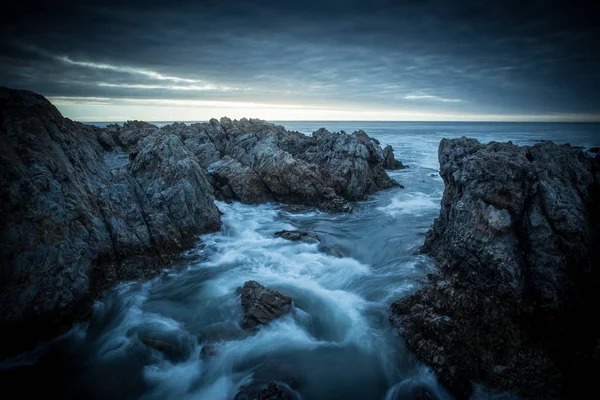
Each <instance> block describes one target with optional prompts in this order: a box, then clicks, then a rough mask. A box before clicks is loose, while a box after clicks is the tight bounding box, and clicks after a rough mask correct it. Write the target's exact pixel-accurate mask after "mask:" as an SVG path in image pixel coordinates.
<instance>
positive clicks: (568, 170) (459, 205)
mask: <svg viewBox="0 0 600 400" xmlns="http://www.w3.org/2000/svg"><path fill="white" fill-rule="evenodd" d="M439 161H440V174H441V176H442V178H443V179H444V183H445V190H444V196H443V199H442V206H441V211H440V216H439V218H437V219H436V220H435V223H434V225H433V227H432V229H431V230H430V231H429V232H428V234H427V237H426V239H425V244H424V246H423V251H424V252H426V253H428V254H429V255H431V256H432V257H433V259H434V260H435V261H436V262H437V265H438V267H439V271H438V272H437V273H436V274H433V275H431V276H430V277H429V280H428V282H427V283H426V284H425V285H424V286H423V287H422V288H421V289H420V290H418V291H417V292H416V293H414V294H412V295H409V296H407V297H405V298H402V299H400V300H398V301H397V302H395V303H394V304H393V305H392V307H391V311H392V316H391V320H392V322H393V323H394V324H395V325H396V326H397V327H398V328H399V329H400V332H401V334H402V335H403V336H404V337H405V339H406V342H407V344H408V347H409V348H410V349H412V350H413V351H414V352H415V353H416V354H417V356H419V357H420V358H421V359H422V360H423V361H424V362H425V363H426V364H428V365H429V366H431V367H432V368H433V370H434V371H435V372H436V373H437V374H438V376H439V377H440V379H441V381H442V382H443V383H444V384H445V385H446V386H447V387H448V388H449V389H450V390H451V391H452V392H453V393H454V394H455V395H456V396H457V397H458V398H466V397H468V396H469V394H470V392H471V389H472V383H474V382H477V383H484V384H486V385H488V386H489V387H492V388H494V389H498V390H501V391H509V392H513V393H515V394H518V395H520V396H523V397H536V398H540V397H543V398H556V397H577V394H580V395H581V394H583V393H585V392H586V390H590V385H593V382H595V381H596V379H597V378H598V376H597V375H595V374H596V372H594V371H597V370H596V369H595V368H594V366H593V361H591V360H592V359H593V357H592V354H593V353H594V349H595V346H596V343H597V342H598V338H600V330H599V329H598V328H597V327H596V326H595V325H594V326H592V325H590V324H589V318H590V315H595V314H596V313H597V312H598V304H600V303H599V302H598V298H599V293H600V291H599V288H600V285H599V269H598V260H599V257H598V256H599V254H598V253H599V251H598V249H599V248H600V243H599V242H598V238H599V237H600V236H599V234H600V229H599V227H600V213H598V210H600V204H598V202H599V197H598V196H599V195H600V173H599V172H600V165H599V162H598V160H597V159H594V158H592V157H591V156H589V155H588V154H586V153H585V152H583V151H581V150H579V149H575V148H573V147H571V146H568V145H563V146H559V145H556V144H553V143H551V142H541V143H538V144H536V145H534V146H531V147H527V146H524V147H519V146H515V145H513V144H512V143H510V142H509V143H495V142H492V143H490V144H487V145H483V144H481V143H479V142H478V141H477V140H475V139H467V138H464V137H463V138H461V139H454V140H447V139H444V140H442V141H441V143H440V148H439Z"/></svg>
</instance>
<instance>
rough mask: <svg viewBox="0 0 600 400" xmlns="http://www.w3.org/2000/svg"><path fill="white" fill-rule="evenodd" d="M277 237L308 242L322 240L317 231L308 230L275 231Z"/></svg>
mask: <svg viewBox="0 0 600 400" xmlns="http://www.w3.org/2000/svg"><path fill="white" fill-rule="evenodd" d="M275 237H280V238H282V239H285V240H291V241H294V242H298V241H300V242H307V243H316V242H320V241H321V237H320V236H319V235H317V234H316V233H311V232H306V231H299V230H297V231H285V230H283V231H279V232H275Z"/></svg>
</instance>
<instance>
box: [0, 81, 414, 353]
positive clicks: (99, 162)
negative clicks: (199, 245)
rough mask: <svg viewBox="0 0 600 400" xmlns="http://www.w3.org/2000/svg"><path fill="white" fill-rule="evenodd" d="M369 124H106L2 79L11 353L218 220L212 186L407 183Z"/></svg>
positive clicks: (64, 325) (1, 300)
mask: <svg viewBox="0 0 600 400" xmlns="http://www.w3.org/2000/svg"><path fill="white" fill-rule="evenodd" d="M385 165H387V166H389V167H390V168H399V166H400V165H402V164H401V163H399V162H397V161H396V160H395V159H394V158H393V153H392V151H391V148H386V149H385V151H384V149H382V148H381V147H380V146H379V143H378V142H377V141H376V140H375V139H373V138H370V137H369V136H368V135H367V134H366V133H365V132H363V131H358V132H354V133H352V134H346V133H344V132H340V133H333V132H329V131H327V130H325V129H320V130H318V131H316V132H314V133H313V135H312V136H306V135H304V134H301V133H299V132H290V131H286V130H285V129H284V128H283V127H282V126H278V125H274V124H271V123H268V122H266V121H262V120H257V119H241V120H239V121H238V120H233V121H232V120H230V119H229V118H226V117H224V118H221V120H220V121H218V120H216V119H212V120H210V121H209V122H207V123H196V124H191V125H186V124H183V123H174V124H171V125H167V126H165V127H162V128H159V127H157V126H155V125H152V124H149V123H147V122H142V121H129V122H127V123H125V124H124V125H123V126H119V125H116V124H113V125H109V126H107V127H106V128H98V127H95V126H90V125H84V124H82V123H79V122H74V121H71V120H69V119H68V118H64V117H63V116H62V115H61V114H60V112H59V111H58V110H57V109H56V108H55V107H54V106H53V105H52V104H51V103H50V102H49V101H48V100H46V99H45V98H44V97H43V96H40V95H37V94H35V93H32V92H29V91H24V90H13V89H7V88H0V170H1V171H2V172H1V175H0V194H1V198H2V202H1V203H0V207H1V208H2V213H1V215H2V216H1V218H2V220H1V221H0V225H1V232H0V237H1V239H2V244H3V246H2V247H1V248H0V260H2V269H1V270H0V274H1V276H0V278H1V279H0V316H1V317H0V329H2V332H3V336H4V337H5V340H4V341H3V342H4V343H5V344H7V346H2V349H0V356H1V357H5V356H8V355H10V354H16V353H18V352H20V351H23V350H24V349H27V348H31V347H32V346H33V345H35V343H37V342H38V341H40V340H44V339H47V338H50V337H52V336H55V335H57V334H59V333H62V332H64V331H66V330H67V329H68V328H69V327H70V326H71V325H72V323H73V322H74V321H77V320H81V319H85V318H86V317H87V316H88V315H89V313H90V311H91V304H92V302H93V300H94V299H95V298H96V297H97V296H99V295H100V294H101V293H102V292H103V291H104V290H105V289H107V288H109V287H111V286H113V285H114V284H116V283H118V282H121V281H127V280H132V279H139V278H148V277H152V276H154V275H156V274H157V273H158V272H159V271H160V270H161V269H162V268H164V267H168V266H171V265H173V263H174V262H175V261H177V260H178V259H180V257H181V254H182V252H183V251H184V250H187V249H189V248H191V247H192V246H194V244H195V243H196V242H197V240H198V235H199V234H202V233H208V232H215V231H218V230H219V229H220V227H221V221H220V212H219V210H218V208H217V207H216V205H215V204H214V200H215V199H221V200H224V201H230V200H238V201H241V202H244V203H248V204H256V203H261V202H282V203H287V204H292V205H298V206H300V205H306V206H314V207H318V208H320V209H322V210H324V211H329V212H351V211H352V203H351V202H353V201H357V200H363V199H365V198H366V197H367V196H368V195H369V194H371V193H374V192H376V191H378V190H382V189H388V188H392V187H399V186H401V185H400V184H399V183H397V182H396V181H394V180H393V179H391V178H390V177H389V176H388V175H387V173H386V171H385V168H384V166H385Z"/></svg>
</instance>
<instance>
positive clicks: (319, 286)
mask: <svg viewBox="0 0 600 400" xmlns="http://www.w3.org/2000/svg"><path fill="white" fill-rule="evenodd" d="M155 124H156V125H159V126H161V125H165V124H167V123H166V122H158V123H155ZM277 124H281V125H283V126H285V127H286V128H287V129H290V130H297V131H299V132H302V133H305V134H310V133H312V132H313V131H315V130H317V129H318V128H321V127H325V128H327V129H329V130H331V131H340V130H344V131H345V132H348V133H350V132H353V131H355V130H358V129H362V130H364V131H365V132H367V133H368V134H369V135H370V136H372V137H374V138H376V139H378V140H379V141H380V142H381V145H382V146H384V145H387V144H391V145H392V147H393V149H394V153H395V155H396V158H397V159H399V160H401V161H402V162H403V163H404V164H406V165H409V167H410V168H407V169H404V170H400V171H389V174H390V176H391V177H392V178H394V179H396V180H397V181H398V182H400V183H401V184H403V185H404V186H405V189H400V188H394V189H390V190H385V191H382V192H379V193H376V194H374V195H372V196H370V197H369V198H368V199H367V200H365V201H362V202H358V203H356V204H355V211H354V212H353V213H351V214H327V213H323V212H320V211H318V210H310V211H309V212H306V213H300V214H295V213H290V212H286V211H284V210H281V209H280V208H279V205H278V204H263V205H258V206H256V205H244V204H240V203H235V202H234V203H231V204H227V203H223V202H217V205H218V207H219V209H220V210H221V211H222V213H223V215H222V220H223V229H222V231H221V232H217V233H213V234H207V235H202V244H201V245H199V246H198V247H197V248H195V249H192V250H190V251H189V252H188V253H187V254H186V258H185V260H184V261H183V262H182V265H180V266H179V267H178V268H174V269H173V270H170V271H165V272H164V273H163V274H162V275H161V276H160V277H158V278H156V279H153V280H151V281H147V282H131V283H126V284H122V285H120V286H119V287H117V288H116V289H114V290H113V291H111V292H109V293H108V294H107V295H106V296H105V297H104V298H102V299H100V300H99V301H98V302H97V303H96V305H95V307H94V315H93V316H92V318H91V320H90V321H89V323H86V324H82V325H80V326H77V327H76V328H74V329H73V330H72V331H71V333H69V334H67V335H65V336H64V337H62V338H58V339H56V340H55V341H53V342H51V343H50V344H48V345H47V346H45V347H43V348H41V349H38V351H37V352H34V353H32V354H29V355H24V356H22V357H20V358H17V359H14V360H11V361H9V362H5V363H0V372H4V373H5V374H7V375H6V376H5V377H6V378H7V379H5V382H6V383H7V385H8V388H7V387H6V385H5V388H4V389H5V391H6V392H7V393H8V392H9V391H10V389H11V388H13V389H15V390H19V393H20V395H21V397H25V398H28V397H30V398H35V394H36V391H37V390H44V395H47V396H50V395H54V396H58V397H59V398H63V399H65V398H77V399H79V398H87V399H109V398H110V399H117V398H118V399H125V398H127V399H138V398H141V399H156V400H162V399H200V400H202V399H207V400H218V399H222V400H230V399H233V398H236V399H242V398H248V397H247V396H241V397H240V396H238V397H236V393H238V392H239V391H240V390H242V391H243V390H244V389H243V388H244V387H252V388H256V389H259V388H262V387H264V386H266V385H267V384H268V383H269V382H271V381H277V382H279V383H280V384H282V385H285V387H287V388H288V389H289V390H290V392H291V393H294V394H295V398H298V399H303V400H331V399H346V400H349V399H357V400H358V399H360V400H363V399H379V400H404V399H412V398H415V397H414V396H415V395H416V393H419V391H421V390H426V391H427V392H428V393H429V395H430V397H431V398H432V399H436V400H442V399H451V396H450V395H449V394H448V393H446V392H445V391H444V389H443V388H442V387H440V385H439V384H438V383H437V380H436V378H435V376H434V375H433V374H432V373H431V372H430V370H429V369H428V368H427V367H425V366H423V365H422V364H421V363H420V362H419V361H418V360H416V359H415V358H414V356H412V355H411V354H410V353H407V351H406V349H405V347H404V346H403V343H402V340H401V339H400V338H399V337H398V336H397V333H396V332H395V331H394V329H393V328H392V327H391V325H390V323H389V322H388V317H389V305H390V303H391V302H393V301H394V300H396V299H398V298H400V297H402V296H405V295H407V294H409V293H411V292H413V291H414V290H416V289H417V288H418V287H419V285H420V283H419V282H420V280H421V279H422V278H423V277H424V276H425V275H426V274H427V273H428V272H430V271H431V270H432V268H434V265H433V263H432V261H431V260H430V259H429V257H427V256H426V255H423V254H421V253H420V252H419V248H420V247H421V246H422V245H423V240H424V237H425V233H426V232H427V230H428V229H429V227H430V226H431V224H432V223H433V220H434V219H435V218H436V217H437V216H438V215H439V208H440V201H441V198H442V194H443V190H444V183H443V181H442V178H441V177H440V176H439V173H438V172H439V164H438V160H437V148H438V144H439V142H440V139H442V138H456V137H461V136H469V137H474V138H477V139H479V140H480V141H482V142H489V141H512V142H513V143H515V144H519V145H524V144H534V143H535V142H536V141H539V140H552V141H555V142H557V143H570V144H571V145H575V146H583V147H585V148H590V147H593V146H600V124H591V123H460V122H459V123H446V122H356V121H352V122H343V121H340V122H333V121H316V122H310V121H301V122H300V121H296V122H293V121H290V122H277ZM95 125H98V126H104V125H106V124H99V123H97V124H95ZM282 229H309V230H312V231H314V232H317V233H318V234H319V235H321V236H322V237H323V238H324V240H325V241H326V243H327V244H328V245H330V246H331V248H334V249H335V250H336V252H337V253H338V254H337V255H338V256H335V255H329V254H326V253H324V252H322V251H320V250H319V248H318V246H317V245H316V244H312V243H301V242H289V241H286V240H283V239H279V238H275V237H274V236H273V234H274V232H276V231H278V230H282ZM248 280H256V281H258V282H260V283H262V284H264V285H265V286H268V287H271V288H274V289H276V290H279V291H280V292H282V293H284V294H286V295H289V296H290V297H292V298H293V300H294V304H295V308H294V312H292V313H290V314H289V315H287V316H285V317H283V318H280V319H279V320H277V321H274V322H273V323H271V324H270V325H269V326H267V327H265V328H263V329H261V330H260V331H258V332H256V333H249V332H246V331H243V330H242V329H240V327H239V324H238V321H239V320H240V318H241V308H240V306H239V297H236V294H235V290H236V288H237V287H238V286H241V285H243V283H244V282H245V281H248ZM144 336H150V337H153V338H158V339H160V340H165V341H167V342H169V343H173V344H177V345H178V346H179V347H181V348H183V349H184V350H185V351H184V358H183V360H181V361H180V362H171V361H169V360H168V359H165V357H163V356H162V355H161V354H160V353H158V352H155V351H150V350H149V349H148V348H146V347H145V346H144V345H143V344H142V343H141V341H140V338H141V337H144ZM211 343H213V344H215V343H216V350H215V351H214V354H213V355H212V357H209V358H204V357H202V356H201V349H202V347H203V346H204V345H206V344H211ZM11 376H13V377H14V379H11ZM17 377H18V378H26V379H28V380H27V381H29V382H33V383H34V384H32V385H22V384H21V383H20V382H23V381H22V380H19V379H16V378H17ZM40 381H43V382H50V383H49V384H45V385H43V387H40V388H36V386H38V385H36V384H35V382H40ZM13 386H14V387H13ZM473 398H475V399H478V398H480V399H490V398H495V399H507V398H509V397H508V396H503V395H501V394H496V395H494V396H490V395H489V394H488V393H486V392H485V391H484V389H483V388H478V389H477V392H476V394H475V395H474V396H473Z"/></svg>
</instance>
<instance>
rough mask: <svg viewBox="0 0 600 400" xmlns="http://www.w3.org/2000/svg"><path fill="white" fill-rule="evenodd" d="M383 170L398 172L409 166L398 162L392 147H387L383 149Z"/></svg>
mask: <svg viewBox="0 0 600 400" xmlns="http://www.w3.org/2000/svg"><path fill="white" fill-rule="evenodd" d="M383 168H385V169H392V170H396V169H404V168H407V166H405V165H403V164H402V163H401V162H400V161H398V160H396V158H395V157H394V150H393V149H392V146H390V145H387V146H385V148H384V149H383Z"/></svg>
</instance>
